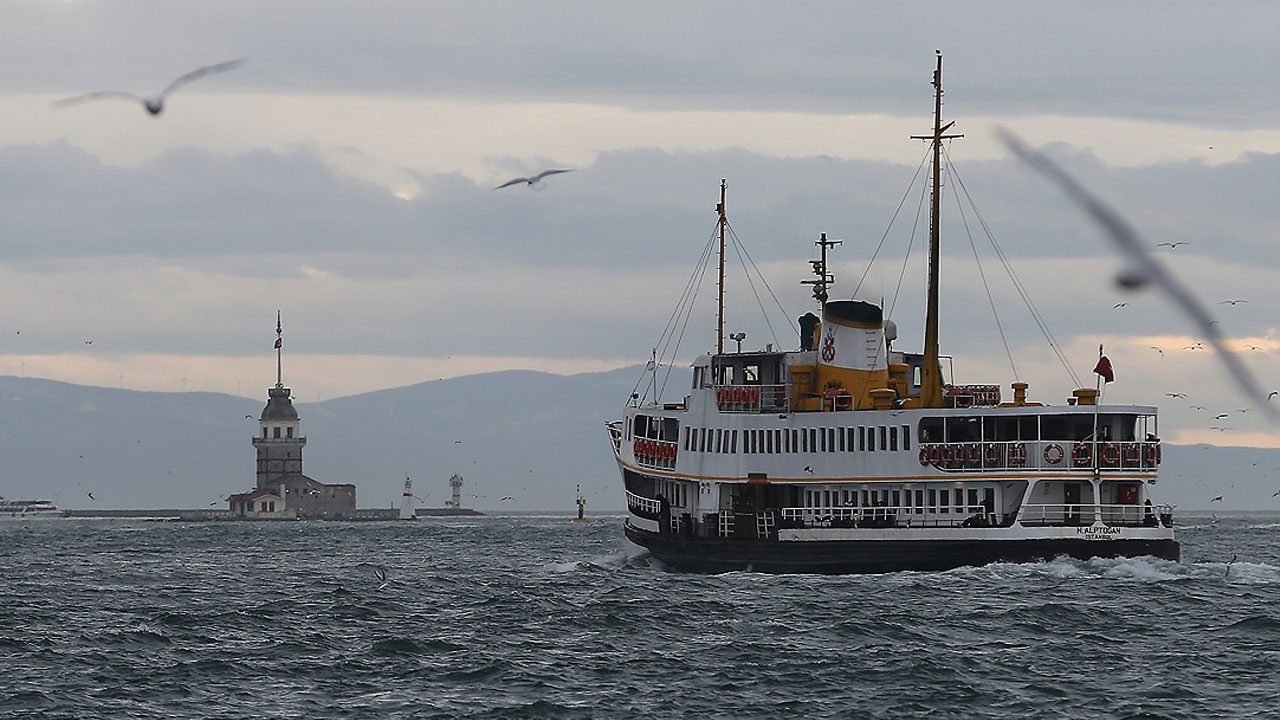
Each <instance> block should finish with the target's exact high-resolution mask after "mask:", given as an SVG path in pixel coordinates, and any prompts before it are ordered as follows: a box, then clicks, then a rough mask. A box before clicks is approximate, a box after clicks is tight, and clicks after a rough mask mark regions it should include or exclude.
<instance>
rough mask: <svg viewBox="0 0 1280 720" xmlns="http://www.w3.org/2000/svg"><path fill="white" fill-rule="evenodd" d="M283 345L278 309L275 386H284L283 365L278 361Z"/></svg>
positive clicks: (282, 331)
mask: <svg viewBox="0 0 1280 720" xmlns="http://www.w3.org/2000/svg"><path fill="white" fill-rule="evenodd" d="M283 345H284V329H283V328H282V327H281V326H280V311H279V310H276V387H284V373H283V365H281V362H280V355H281V353H282V352H283V351H282V350H281V347H282V346H283Z"/></svg>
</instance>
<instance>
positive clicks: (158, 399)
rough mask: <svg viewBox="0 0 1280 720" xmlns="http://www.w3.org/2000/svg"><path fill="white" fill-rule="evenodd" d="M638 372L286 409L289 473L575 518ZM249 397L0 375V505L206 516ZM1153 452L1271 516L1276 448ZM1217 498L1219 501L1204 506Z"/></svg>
mask: <svg viewBox="0 0 1280 720" xmlns="http://www.w3.org/2000/svg"><path fill="white" fill-rule="evenodd" d="M640 374H641V370H640V368H638V367H633V368H626V369H623V370H617V371H613V372H608V373H587V374H581V375H574V376H570V377H565V376H561V375H553V374H549V373H541V372H528V371H511V372H499V373H490V374H484V375H471V376H467V377H460V378H452V379H448V380H438V381H433V382H426V383H421V384H418V385H412V386H409V387H402V388H395V389H390V390H380V391H377V392H372V393H366V394H363V395H355V396H351V397H344V398H335V399H332V400H326V401H324V402H320V403H302V402H299V403H297V404H296V407H297V409H298V412H299V415H300V417H301V420H302V431H303V434H304V435H305V436H306V437H307V447H306V450H305V452H304V467H305V470H306V472H307V474H308V475H310V476H312V477H314V478H316V479H318V480H321V481H325V482H350V483H355V484H356V486H357V490H356V492H357V499H358V503H359V505H360V506H361V507H390V506H393V505H395V504H396V503H398V501H399V498H400V493H401V489H402V484H403V482H404V477H405V475H406V474H407V475H409V476H410V477H412V478H413V479H414V492H415V494H417V495H418V496H419V497H420V498H423V499H424V501H425V504H426V505H427V506H430V507H440V506H442V505H443V503H444V501H445V500H446V499H447V498H448V494H449V488H448V483H447V481H448V478H449V476H450V475H452V474H454V473H458V474H460V475H462V476H463V478H464V480H465V481H466V482H465V485H464V488H463V489H464V493H465V495H466V497H464V504H466V505H467V506H469V507H474V508H477V509H480V510H488V511H502V510H564V511H571V510H572V509H573V507H574V486H575V485H577V484H581V485H582V490H583V493H584V494H586V496H587V498H588V511H592V510H595V511H616V510H620V509H622V508H623V507H624V501H623V497H622V491H621V489H620V485H619V482H618V474H617V468H616V467H615V466H614V464H613V460H612V458H611V455H610V452H609V448H608V441H607V438H606V433H605V430H604V423H605V421H606V420H609V419H614V418H617V417H618V416H619V415H620V413H621V406H622V404H623V402H624V401H625V399H626V398H627V396H628V395H630V393H631V391H632V389H633V388H634V386H635V384H636V381H637V379H639V377H640ZM685 382H687V379H686V378H685V376H682V375H681V372H680V370H679V369H677V370H676V372H675V373H673V375H672V387H675V388H678V389H677V390H675V391H673V392H669V393H668V396H669V397H678V396H680V395H682V394H683V386H684V383H685ZM295 392H297V393H300V394H304V395H305V393H306V388H295ZM262 396H263V397H262V400H258V401H255V400H249V399H246V398H240V397H234V396H230V395H221V394H216V393H158V392H138V391H133V390H116V389H112V388H100V387H87V386H79V385H69V384H66V383H60V382H54V381H49V380H37V379H32V378H16V377H0V453H2V455H0V457H2V458H3V465H2V468H3V469H2V470H0V495H3V496H5V497H9V498H19V497H33V498H34V497H41V498H45V497H47V498H51V499H53V500H54V501H55V502H57V503H58V504H59V505H60V506H62V507H67V508H160V507H189V508H199V507H207V506H209V505H210V504H217V505H219V506H221V505H222V504H223V501H224V499H225V498H226V496H227V495H229V494H231V493H233V492H242V491H244V490H247V489H249V488H251V487H252V486H253V483H254V459H255V454H254V449H253V446H252V442H251V441H252V438H253V436H254V434H255V433H256V430H257V426H258V425H257V418H258V416H259V415H260V414H261V412H262V408H263V405H264V404H265V402H266V386H265V385H264V386H263V391H262ZM246 415H249V416H250V417H248V418H246V417H245V416H246ZM1164 457H1165V463H1164V466H1163V467H1162V475H1161V480H1160V483H1159V484H1158V486H1157V488H1156V491H1157V495H1158V497H1159V498H1160V499H1161V500H1163V501H1166V502H1171V503H1174V504H1176V505H1178V506H1179V507H1180V508H1182V509H1206V510H1211V509H1214V508H1221V509H1224V510H1225V509H1234V510H1266V509H1280V498H1274V497H1272V496H1273V494H1274V493H1275V492H1276V491H1277V490H1280V450H1266V449H1258V448H1220V447H1213V446H1207V445H1194V446H1176V445H1174V446H1167V447H1166V450H1165V454H1164ZM90 493H92V495H93V497H92V498H91V497H90ZM1218 495H1221V496H1223V501H1222V502H1219V503H1211V502H1210V500H1211V499H1212V498H1213V497H1215V496H1218ZM472 496H479V497H472ZM508 496H510V497H512V498H513V499H512V500H508V501H504V500H503V499H502V498H504V497H508Z"/></svg>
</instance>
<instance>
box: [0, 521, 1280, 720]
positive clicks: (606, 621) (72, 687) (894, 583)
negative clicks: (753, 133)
mask: <svg viewBox="0 0 1280 720" xmlns="http://www.w3.org/2000/svg"><path fill="white" fill-rule="evenodd" d="M621 525H622V518H621V517H598V518H595V519H593V521H592V522H589V523H573V522H570V521H569V518H568V517H545V516H513V517H483V518H431V519H428V518H423V519H422V520H420V521H418V522H413V523H399V522H382V523H320V522H316V523H312V522H300V523H174V522H147V521H121V520H42V521H6V522H0V716H3V717H6V718H28V717H29V718H78V719H80V720H84V719H87V718H172V717H183V718H247V717H264V718H265V717H272V718H664V717H698V718H706V717H714V718H778V717H840V718H844V717H856V718H862V717H866V718H907V717H921V716H932V717H965V718H993V717H998V718H1013V717H1017V718H1023V717H1040V718H1043V717H1069V718H1075V717H1080V718H1085V717H1088V718H1098V717H1107V718H1205V717H1251V716H1267V715H1270V716H1276V715H1277V714H1280V515H1248V516H1236V517H1222V518H1220V519H1217V520H1216V521H1215V520H1213V519H1211V518H1209V517H1208V516H1205V517H1185V518H1182V525H1183V526H1182V529H1181V531H1180V540H1181V541H1182V543H1183V562H1182V563H1171V562H1164V561H1159V560H1153V559H1126V560H1094V561H1089V562H1080V561H1073V560H1058V561H1055V562H1049V563H1040V564H1031V565H1007V564H999V565H990V566H987V567H980V568H966V569H960V570H954V571H950V572H940V573H918V572H909V573H892V574H888V575H870V576H842V577H814V576H799V575H790V576H767V575H757V574H751V573H728V574H723V575H714V576H700V575H688V574H679V573H672V572H667V571H664V570H663V569H662V568H661V567H659V566H658V563H656V562H655V561H653V560H651V559H650V558H648V557H647V556H646V555H645V553H644V552H643V551H642V550H640V549H639V548H637V547H635V546H633V545H631V544H630V543H628V542H627V541H626V539H625V538H623V536H622V527H621ZM1233 558H1234V560H1233ZM374 565H377V566H381V567H382V568H385V572H386V580H385V582H384V581H382V580H380V579H379V578H378V577H377V575H376V574H375V572H374V568H373V566H374Z"/></svg>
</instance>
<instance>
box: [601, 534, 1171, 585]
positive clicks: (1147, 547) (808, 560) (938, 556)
mask: <svg viewBox="0 0 1280 720" xmlns="http://www.w3.org/2000/svg"><path fill="white" fill-rule="evenodd" d="M625 531H626V535H627V538H628V539H629V540H631V541H632V542H634V543H635V544H637V545H639V546H641V547H643V548H645V549H647V550H648V551H649V553H650V554H651V555H652V556H653V557H655V558H657V559H658V560H660V561H661V562H662V563H664V564H665V565H667V566H668V567H669V568H671V569H673V570H679V571H683V572H696V573H721V572H733V571H746V572H761V573H775V574H785V573H806V574H808V573H818V574H829V575H851V574H866V573H885V572H898V571H902V570H924V571H938V570H952V569H955V568H959V567H968V566H975V567H976V566H981V565H987V564H990V563H994V562H1008V563H1027V562H1047V561H1050V560H1053V559H1055V558H1058V557H1063V556H1065V557H1070V558H1075V559H1078V560H1089V559H1092V558H1098V557H1102V558H1118V557H1146V556H1150V557H1155V558H1158V559H1161V560H1170V561H1173V562H1178V561H1179V560H1180V558H1181V555H1182V553H1181V546H1180V545H1179V544H1178V541H1176V540H1173V539H1165V540H1148V539H1124V540H1106V541H1096V540H1080V539H1075V538H1046V539H1037V540H1026V539H1018V540H831V541H812V542H804V543H784V542H778V541H776V540H757V539H752V540H741V539H730V538H698V537H686V536H682V535H660V534H658V533H654V532H650V531H648V530H642V529H640V528H637V527H635V526H633V525H631V524H630V523H627V524H626V525H625Z"/></svg>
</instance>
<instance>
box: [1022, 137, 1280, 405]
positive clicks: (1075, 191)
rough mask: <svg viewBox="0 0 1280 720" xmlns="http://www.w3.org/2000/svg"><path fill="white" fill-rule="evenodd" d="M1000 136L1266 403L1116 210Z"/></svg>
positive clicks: (1203, 315)
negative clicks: (1105, 237) (1080, 210)
mask: <svg viewBox="0 0 1280 720" xmlns="http://www.w3.org/2000/svg"><path fill="white" fill-rule="evenodd" d="M999 136H1000V140H1001V141H1002V142H1003V143H1004V145H1005V147H1007V148H1009V149H1010V150H1011V151H1012V152H1013V153H1014V154H1015V155H1017V156H1018V158H1020V159H1021V160H1022V161H1023V162H1025V163H1027V164H1028V165H1030V166H1031V167H1032V168H1033V169H1035V170H1037V171H1039V172H1040V174H1042V175H1044V176H1046V177H1048V178H1049V179H1050V180H1052V181H1053V182H1054V183H1055V184H1056V185H1057V186H1058V187H1059V188H1060V189H1061V190H1062V191H1063V192H1065V193H1066V194H1067V196H1068V197H1070V198H1071V199H1072V200H1074V201H1075V202H1076V203H1077V204H1078V205H1080V206H1081V207H1082V208H1084V210H1085V211H1086V212H1087V213H1089V215H1090V216H1092V217H1093V219H1094V220H1095V221H1096V222H1097V223H1098V224H1099V225H1101V226H1102V227H1103V229H1104V230H1106V232H1107V235H1108V237H1110V238H1111V240H1112V241H1113V242H1114V243H1115V244H1116V246H1117V247H1118V248H1119V249H1120V251H1121V252H1122V253H1123V254H1124V256H1125V257H1126V259H1128V260H1129V262H1130V266H1131V269H1134V270H1138V271H1140V272H1142V273H1143V274H1144V275H1145V277H1146V279H1147V280H1150V281H1151V282H1154V283H1155V284H1156V285H1158V286H1160V288H1161V289H1162V290H1164V292H1165V294H1166V295H1168V296H1169V298H1170V299H1171V300H1173V302H1174V304H1175V305H1177V306H1178V307H1180V308H1182V310H1183V312H1185V313H1186V314H1187V315H1188V316H1189V317H1190V318H1191V320H1192V321H1193V322H1194V323H1195V324H1196V326H1197V328H1198V329H1199V330H1200V332H1201V334H1203V335H1204V337H1205V339H1207V340H1208V341H1209V343H1210V344H1211V345H1213V347H1214V349H1215V350H1217V351H1218V357H1220V358H1221V359H1222V362H1223V364H1224V365H1226V366H1227V370H1228V371H1229V372H1230V373H1231V375H1232V377H1234V378H1235V380H1236V384H1237V385H1239V386H1240V389H1241V390H1242V391H1243V392H1244V393H1245V395H1247V396H1248V397H1250V398H1252V399H1254V400H1258V401H1261V402H1262V404H1263V405H1265V404H1266V401H1265V399H1264V397H1265V396H1264V395H1263V394H1262V390H1261V389H1260V388H1259V387H1258V384H1257V382H1255V381H1254V379H1253V374H1252V373H1250V372H1249V369H1248V368H1246V367H1245V366H1244V363H1242V362H1241V361H1240V359H1239V358H1237V357H1236V355H1235V353H1233V352H1232V351H1231V350H1230V348H1228V347H1227V346H1226V342H1225V339H1224V338H1223V336H1222V333H1221V332H1220V331H1219V330H1218V326H1217V325H1215V324H1214V320H1213V318H1212V317H1210V316H1209V313H1208V312H1207V311H1205V309H1204V308H1203V307H1201V306H1200V303H1199V302H1198V301H1197V300H1196V299H1195V297H1194V296H1193V295H1192V294H1191V292H1190V291H1188V290H1187V289H1186V288H1184V287H1183V286H1182V285H1181V284H1179V283H1178V281H1177V280H1175V279H1174V278H1173V276H1172V275H1170V274H1169V273H1167V272H1165V270H1164V268H1162V267H1161V266H1159V265H1157V264H1156V263H1155V262H1154V261H1153V259H1152V258H1151V256H1150V255H1149V254H1147V252H1146V249H1145V248H1144V247H1143V245H1142V243H1141V241H1140V240H1139V239H1138V234H1137V233H1136V232H1135V231H1134V230H1133V228H1131V227H1130V226H1129V224H1128V223H1127V222H1125V221H1124V219H1123V218H1121V217H1120V216H1119V215H1118V214H1117V213H1116V212H1115V211H1113V210H1112V209H1111V208H1109V207H1107V206H1106V205H1105V204H1103V203H1102V201H1101V200H1099V199H1097V198H1095V197H1094V196H1092V195H1090V194H1089V192H1088V191H1086V190H1085V189H1084V188H1083V187H1081V185H1080V184H1079V183H1077V182H1076V181H1075V179H1074V178H1072V177H1071V176H1070V175H1068V174H1066V173H1065V172H1064V171H1062V170H1061V169H1060V168H1059V167H1058V166H1057V165H1054V164H1053V162H1052V161H1050V160H1049V158H1047V157H1045V156H1044V155H1042V154H1041V153H1038V152H1036V151H1035V150H1032V149H1031V148H1029V147H1027V146H1026V145H1025V144H1023V142H1022V141H1021V140H1019V139H1018V138H1017V137H1015V136H1014V135H1013V134H1012V133H1010V132H1009V131H1007V130H1000V131H999ZM1268 414H1269V415H1270V416H1271V418H1272V419H1273V420H1274V419H1275V418H1276V417H1277V416H1280V414H1278V413H1277V412H1276V411H1274V410H1269V412H1268Z"/></svg>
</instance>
